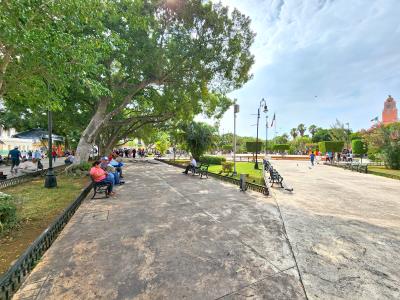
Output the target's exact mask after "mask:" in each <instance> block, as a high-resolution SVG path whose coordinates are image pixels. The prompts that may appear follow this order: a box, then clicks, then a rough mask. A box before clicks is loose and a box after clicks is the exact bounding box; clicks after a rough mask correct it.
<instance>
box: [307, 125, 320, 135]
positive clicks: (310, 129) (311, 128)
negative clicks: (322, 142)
mask: <svg viewBox="0 0 400 300" xmlns="http://www.w3.org/2000/svg"><path fill="white" fill-rule="evenodd" d="M317 130H318V127H317V126H316V125H310V126H309V127H308V131H309V132H310V133H311V137H314V134H315V133H316V132H317Z"/></svg>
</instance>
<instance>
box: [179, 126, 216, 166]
mask: <svg viewBox="0 0 400 300" xmlns="http://www.w3.org/2000/svg"><path fill="white" fill-rule="evenodd" d="M215 135H216V129H215V127H213V126H210V125H208V124H206V123H202V122H192V123H190V124H188V125H186V126H185V127H184V128H183V134H182V138H183V141H184V142H185V145H186V149H187V150H188V151H189V152H190V153H191V154H192V155H193V157H194V158H195V159H196V160H197V161H200V157H201V156H202V155H203V154H204V153H205V152H206V151H207V150H209V149H210V148H211V147H213V145H214V140H215Z"/></svg>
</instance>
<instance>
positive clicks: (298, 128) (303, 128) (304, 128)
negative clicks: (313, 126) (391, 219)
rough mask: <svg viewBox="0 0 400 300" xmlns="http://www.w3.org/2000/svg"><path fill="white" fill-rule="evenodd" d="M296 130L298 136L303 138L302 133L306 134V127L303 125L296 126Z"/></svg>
mask: <svg viewBox="0 0 400 300" xmlns="http://www.w3.org/2000/svg"><path fill="white" fill-rule="evenodd" d="M297 130H298V131H299V133H300V136H304V132H306V125H304V124H303V123H302V124H299V126H297Z"/></svg>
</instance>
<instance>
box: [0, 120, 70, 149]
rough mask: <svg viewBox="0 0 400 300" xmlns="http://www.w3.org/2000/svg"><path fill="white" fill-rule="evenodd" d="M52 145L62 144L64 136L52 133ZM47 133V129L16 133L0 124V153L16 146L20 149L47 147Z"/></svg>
mask: <svg viewBox="0 0 400 300" xmlns="http://www.w3.org/2000/svg"><path fill="white" fill-rule="evenodd" d="M52 137H53V139H52V140H53V143H54V145H56V144H58V145H60V144H62V143H63V142H64V138H63V137H62V136H59V135H56V134H53V136H52ZM47 141H48V135H47V130H44V129H40V128H37V129H31V130H28V131H23V132H20V133H17V132H16V130H15V129H14V128H7V129H6V128H4V127H1V126H0V154H1V155H7V154H8V152H9V151H10V150H11V149H14V147H18V148H19V150H21V151H28V150H31V151H33V150H36V149H39V150H44V149H46V148H47Z"/></svg>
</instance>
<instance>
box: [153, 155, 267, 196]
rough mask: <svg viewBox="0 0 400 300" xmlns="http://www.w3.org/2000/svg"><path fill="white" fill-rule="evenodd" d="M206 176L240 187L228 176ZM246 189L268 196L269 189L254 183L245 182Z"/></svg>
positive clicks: (165, 161)
mask: <svg viewBox="0 0 400 300" xmlns="http://www.w3.org/2000/svg"><path fill="white" fill-rule="evenodd" d="M155 160H157V161H160V162H163V163H165V164H167V165H171V166H174V167H178V168H181V169H184V168H185V167H183V166H181V165H179V164H176V163H173V162H171V161H167V160H164V159H158V158H155ZM208 175H210V176H211V177H214V178H217V179H220V180H223V181H227V182H229V183H232V184H235V185H237V186H240V180H239V179H236V178H232V177H228V176H223V175H220V174H216V173H212V172H208ZM246 187H247V188H248V189H250V190H253V191H255V192H259V193H262V194H264V195H266V196H269V189H268V187H267V186H265V185H259V184H255V183H251V182H246Z"/></svg>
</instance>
